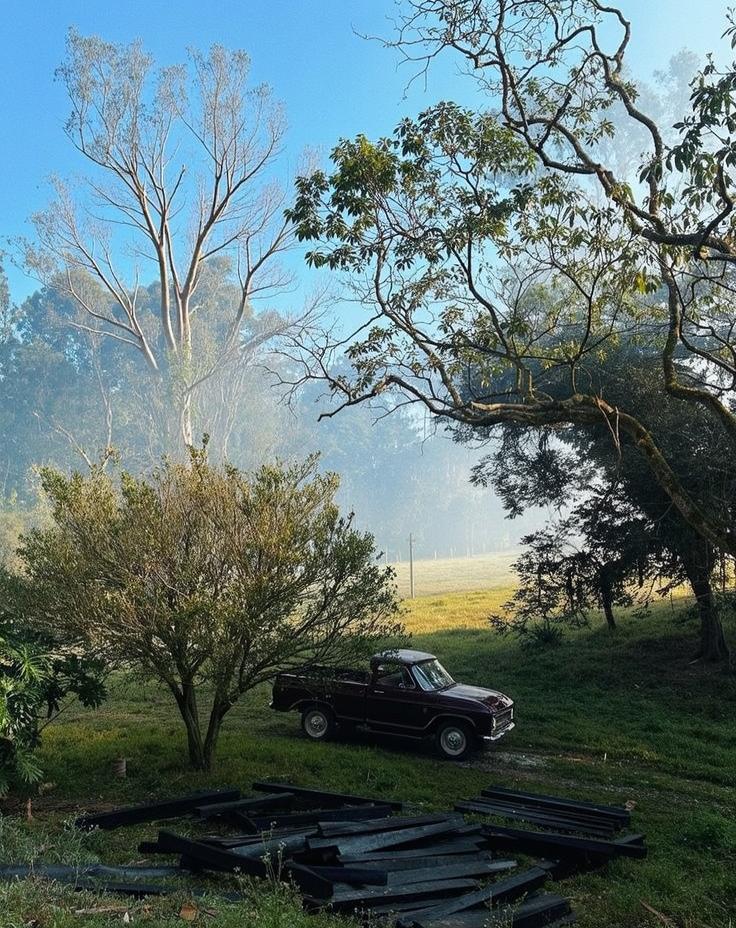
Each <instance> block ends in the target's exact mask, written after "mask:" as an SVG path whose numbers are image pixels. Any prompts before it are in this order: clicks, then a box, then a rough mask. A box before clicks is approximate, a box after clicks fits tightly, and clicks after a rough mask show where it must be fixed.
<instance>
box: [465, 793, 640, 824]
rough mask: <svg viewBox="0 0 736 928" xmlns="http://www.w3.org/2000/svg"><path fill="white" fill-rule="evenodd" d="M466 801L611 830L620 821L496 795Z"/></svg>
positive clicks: (587, 812)
mask: <svg viewBox="0 0 736 928" xmlns="http://www.w3.org/2000/svg"><path fill="white" fill-rule="evenodd" d="M466 801H468V802H479V803H484V804H486V805H492V806H496V807H501V808H505V809H515V810H517V811H520V812H530V813H532V814H534V815H544V816H547V817H555V818H561V819H565V820H567V821H571V822H580V823H582V824H587V825H594V826H596V827H597V828H610V829H612V830H616V829H620V828H621V827H622V823H621V822H620V821H619V820H617V819H613V818H609V817H607V816H601V815H597V814H596V813H595V812H590V811H588V810H582V809H581V810H579V809H567V808H566V809H556V808H550V807H547V806H540V805H536V804H534V803H527V802H524V801H523V800H521V799H519V800H516V799H511V798H508V799H506V798H501V797H497V796H473V797H472V798H471V799H469V800H466Z"/></svg>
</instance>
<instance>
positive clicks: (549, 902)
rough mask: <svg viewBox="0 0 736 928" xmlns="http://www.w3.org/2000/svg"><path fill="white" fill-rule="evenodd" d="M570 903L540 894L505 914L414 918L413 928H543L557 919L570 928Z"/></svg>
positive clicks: (557, 897)
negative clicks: (416, 926) (499, 927)
mask: <svg viewBox="0 0 736 928" xmlns="http://www.w3.org/2000/svg"><path fill="white" fill-rule="evenodd" d="M569 916H570V903H569V902H568V901H567V899H563V898H562V897H561V896H557V895H554V894H553V893H540V894H539V895H538V896H535V897H534V898H532V899H527V900H526V901H524V902H522V904H521V905H520V906H518V907H517V908H515V909H513V910H512V911H508V910H506V909H501V910H496V911H491V912H488V911H487V910H480V911H470V912H456V913H455V914H454V915H448V916H445V917H444V918H440V919H432V920H431V921H430V920H429V919H428V918H426V919H425V918H417V920H416V922H415V924H416V925H419V926H421V928H425V926H426V928H486V926H487V928H494V926H496V925H498V926H503V928H542V926H543V925H549V924H550V923H551V922H554V923H555V925H558V924H559V921H558V920H559V919H560V918H567V919H568V921H566V922H565V923H566V924H569V923H570V921H569Z"/></svg>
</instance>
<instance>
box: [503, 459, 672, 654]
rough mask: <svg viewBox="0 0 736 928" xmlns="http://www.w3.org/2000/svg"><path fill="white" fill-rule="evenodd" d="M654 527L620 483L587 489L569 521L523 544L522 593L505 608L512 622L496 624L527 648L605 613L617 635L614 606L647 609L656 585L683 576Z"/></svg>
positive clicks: (665, 585) (549, 527) (507, 487)
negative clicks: (599, 612)
mask: <svg viewBox="0 0 736 928" xmlns="http://www.w3.org/2000/svg"><path fill="white" fill-rule="evenodd" d="M536 458H537V455H533V456H532V458H531V460H536ZM504 490H505V492H512V490H511V487H510V485H508V484H507V485H505V486H504ZM511 502H513V503H514V504H516V505H518V504H519V500H518V498H517V499H514V498H513V497H512V499H511ZM657 528H658V527H657V525H656V523H654V522H653V521H652V520H650V519H648V518H647V517H646V516H645V515H644V514H643V513H642V512H641V511H640V510H639V509H637V507H636V506H635V505H633V504H632V503H631V501H630V500H629V499H628V498H627V497H626V495H625V494H624V493H622V489H621V487H620V485H619V483H618V481H617V480H613V481H612V482H611V483H603V484H598V485H596V486H593V487H592V488H589V489H588V490H587V493H586V495H585V496H584V497H583V498H582V499H580V500H579V501H578V502H577V503H576V505H575V506H574V507H573V508H572V510H571V511H570V512H569V514H568V515H567V517H566V518H564V519H558V520H556V521H554V522H552V523H551V524H549V525H547V526H545V527H544V528H543V529H540V530H539V531H537V532H533V533H531V534H529V535H527V536H525V537H524V538H523V539H522V543H523V544H524V545H525V548H526V550H525V551H524V552H523V554H522V555H521V557H520V558H519V559H518V560H517V561H516V563H515V564H514V567H515V569H516V572H517V574H518V577H519V588H518V590H517V591H516V593H515V594H514V596H513V597H512V599H511V600H510V601H509V602H508V603H506V604H505V607H504V608H505V610H507V612H508V613H509V614H510V616H511V618H510V619H509V617H508V615H506V616H503V615H493V616H491V618H490V622H491V626H492V627H493V628H494V629H496V630H497V631H500V632H501V633H509V632H512V633H514V634H516V635H517V636H518V637H519V638H521V640H522V642H524V643H526V644H556V643H558V642H559V641H560V639H561V638H562V635H563V633H564V629H565V628H566V627H572V628H576V627H580V626H582V625H586V624H587V622H588V618H589V615H590V613H591V612H593V611H594V610H597V609H600V610H602V612H603V615H604V617H605V620H606V624H607V626H608V628H609V629H611V630H612V631H613V630H614V629H615V628H616V618H615V612H614V610H615V608H616V607H617V606H618V607H620V606H631V605H633V604H634V603H635V602H639V603H641V604H642V605H645V604H647V603H648V602H649V601H650V598H651V595H652V590H653V588H654V585H655V583H656V582H657V580H660V589H659V592H660V593H662V592H663V591H665V590H668V589H670V588H671V586H672V585H676V584H677V583H678V582H681V581H682V579H683V577H682V571H681V570H680V569H679V568H678V565H677V563H676V562H675V559H674V558H673V556H672V555H671V553H670V552H669V551H668V550H667V547H666V545H665V544H663V542H662V539H661V538H660V537H659V536H658V531H657ZM663 577H668V578H669V579H668V581H663V580H662V578H663Z"/></svg>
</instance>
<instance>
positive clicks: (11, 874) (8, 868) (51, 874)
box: [0, 864, 179, 883]
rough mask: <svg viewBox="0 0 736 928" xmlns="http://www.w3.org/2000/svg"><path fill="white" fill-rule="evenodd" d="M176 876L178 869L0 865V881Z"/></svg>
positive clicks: (66, 880)
mask: <svg viewBox="0 0 736 928" xmlns="http://www.w3.org/2000/svg"><path fill="white" fill-rule="evenodd" d="M178 874H179V868H178V867H142V866H127V867H126V866H120V867H113V866H108V865H106V864H80V866H78V867H72V866H69V865H67V864H0V880H16V879H20V880H22V879H27V878H28V877H38V878H40V879H45V880H55V881H57V882H72V883H74V882H75V881H76V880H77V879H79V878H84V877H95V878H101V879H105V880H138V879H149V880H150V879H161V878H165V877H169V876H177V875H178Z"/></svg>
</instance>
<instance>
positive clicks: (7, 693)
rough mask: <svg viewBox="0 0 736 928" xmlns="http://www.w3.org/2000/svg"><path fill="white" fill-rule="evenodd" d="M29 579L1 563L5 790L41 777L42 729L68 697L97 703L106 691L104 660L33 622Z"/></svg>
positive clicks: (1, 787) (1, 772) (0, 757)
mask: <svg viewBox="0 0 736 928" xmlns="http://www.w3.org/2000/svg"><path fill="white" fill-rule="evenodd" d="M24 585H25V584H24V582H23V581H22V580H21V579H19V578H18V577H15V576H13V575H11V574H9V573H7V572H6V571H5V570H4V569H0V796H2V795H4V794H5V793H6V792H7V791H8V790H9V789H11V788H12V787H28V786H30V785H32V784H33V783H35V782H37V781H38V780H39V779H40V777H41V774H42V771H41V767H40V765H39V763H38V759H37V757H36V753H35V752H36V748H37V747H38V744H39V740H40V732H41V730H42V728H44V727H45V726H46V725H47V724H48V723H49V722H51V721H53V719H54V718H55V716H56V715H57V714H58V713H59V711H60V710H61V708H62V706H63V704H64V703H65V701H66V700H68V699H72V698H78V699H79V701H80V702H81V703H82V705H84V706H89V707H97V706H99V705H100V704H101V703H102V701H103V699H104V697H105V688H104V683H103V678H104V666H103V664H102V663H101V662H100V661H99V660H95V659H94V658H88V657H84V656H81V655H80V654H78V653H77V652H76V651H75V650H74V649H73V648H69V647H68V646H64V645H63V644H61V643H60V642H59V640H58V635H56V634H54V635H51V634H49V633H46V634H43V633H39V632H36V631H34V630H32V629H31V628H30V627H29V625H28V623H27V621H26V620H25V618H24V614H23V601H24V598H25V595H24V594H25V591H24Z"/></svg>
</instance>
